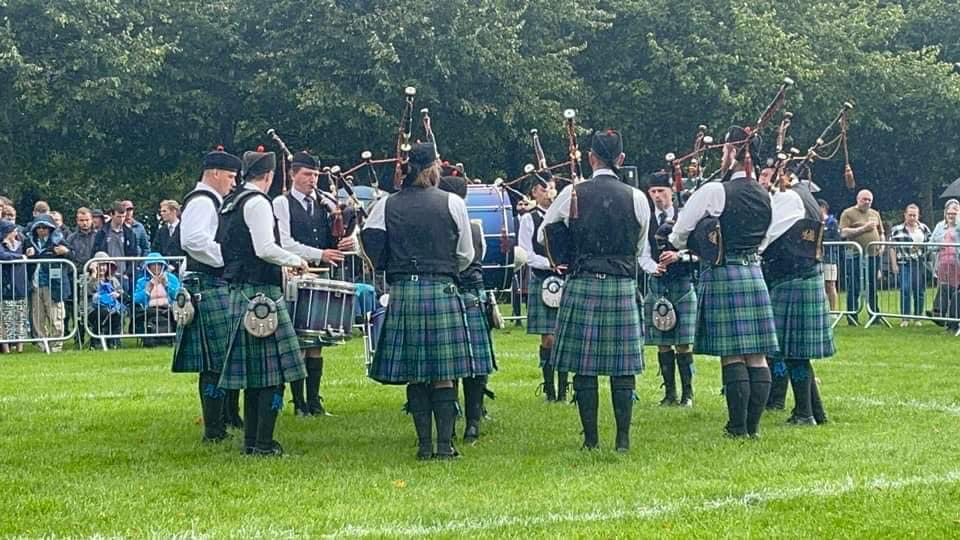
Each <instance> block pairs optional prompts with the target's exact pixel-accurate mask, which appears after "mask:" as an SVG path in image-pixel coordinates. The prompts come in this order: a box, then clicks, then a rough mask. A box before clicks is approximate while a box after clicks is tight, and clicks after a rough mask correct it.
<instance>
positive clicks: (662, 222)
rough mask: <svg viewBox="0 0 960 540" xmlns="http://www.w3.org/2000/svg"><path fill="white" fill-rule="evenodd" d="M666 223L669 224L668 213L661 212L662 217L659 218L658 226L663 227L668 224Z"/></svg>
mask: <svg viewBox="0 0 960 540" xmlns="http://www.w3.org/2000/svg"><path fill="white" fill-rule="evenodd" d="M666 222H667V213H666V212H660V217H658V218H657V225H661V226H662V225H663V224H664V223H666Z"/></svg>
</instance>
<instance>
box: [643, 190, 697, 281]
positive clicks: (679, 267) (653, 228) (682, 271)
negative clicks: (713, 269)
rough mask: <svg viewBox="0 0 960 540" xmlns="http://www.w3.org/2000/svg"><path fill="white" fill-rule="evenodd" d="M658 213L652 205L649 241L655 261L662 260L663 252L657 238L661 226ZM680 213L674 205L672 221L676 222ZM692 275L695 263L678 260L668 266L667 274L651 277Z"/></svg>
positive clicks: (688, 276) (685, 276)
mask: <svg viewBox="0 0 960 540" xmlns="http://www.w3.org/2000/svg"><path fill="white" fill-rule="evenodd" d="M657 213H658V210H657V209H656V207H652V209H651V211H650V227H649V228H648V230H647V241H648V242H649V243H650V257H651V258H653V260H654V262H660V254H661V253H663V251H662V250H661V249H660V245H659V243H658V242H657V239H656V234H657V229H659V228H660V222H659V221H657ZM679 215H680V211H679V210H678V209H677V207H675V206H674V207H673V218H672V221H673V222H676V221H677V217H679ZM669 221H671V219H668V220H667V222H669ZM692 275H693V265H692V264H691V263H686V262H680V261H677V262H675V263H673V264H671V265H670V266H667V272H666V273H665V274H663V275H660V276H651V277H652V278H654V279H664V278H666V279H689V278H690V277H691V276H692Z"/></svg>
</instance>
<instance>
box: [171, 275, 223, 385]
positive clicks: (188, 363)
mask: <svg viewBox="0 0 960 540" xmlns="http://www.w3.org/2000/svg"><path fill="white" fill-rule="evenodd" d="M183 285H184V287H186V288H187V290H188V291H190V294H191V295H193V302H194V304H193V305H194V308H195V310H196V311H195V313H194V317H193V322H191V323H190V324H189V325H182V324H178V325H177V337H176V338H175V340H174V345H173V372H174V373H201V372H204V371H212V372H215V373H220V371H222V370H223V359H224V358H225V357H226V355H227V345H229V342H230V336H231V332H232V331H233V330H234V329H235V328H236V323H237V320H236V319H235V318H234V317H233V315H232V314H231V311H230V289H229V287H228V285H227V282H226V281H224V280H222V279H220V278H217V277H213V276H210V275H207V274H197V273H195V274H190V275H189V276H187V277H186V278H185V279H184V283H183Z"/></svg>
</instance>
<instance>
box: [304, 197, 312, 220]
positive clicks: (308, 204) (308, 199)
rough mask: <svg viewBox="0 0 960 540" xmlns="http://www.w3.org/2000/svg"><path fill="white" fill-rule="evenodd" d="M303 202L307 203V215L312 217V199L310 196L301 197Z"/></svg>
mask: <svg viewBox="0 0 960 540" xmlns="http://www.w3.org/2000/svg"><path fill="white" fill-rule="evenodd" d="M303 202H304V204H306V205H307V215H308V216H311V217H312V216H313V199H311V198H310V197H305V198H304V199H303Z"/></svg>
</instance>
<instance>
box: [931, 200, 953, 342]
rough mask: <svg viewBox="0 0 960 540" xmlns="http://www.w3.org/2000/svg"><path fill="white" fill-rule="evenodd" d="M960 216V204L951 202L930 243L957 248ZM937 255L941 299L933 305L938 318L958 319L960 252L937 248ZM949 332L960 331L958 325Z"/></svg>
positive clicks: (935, 228)
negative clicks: (959, 219) (958, 216)
mask: <svg viewBox="0 0 960 540" xmlns="http://www.w3.org/2000/svg"><path fill="white" fill-rule="evenodd" d="M958 213H960V201H957V200H956V199H950V200H949V201H947V204H946V206H945V207H944V209H943V221H941V222H940V223H937V226H936V227H934V229H933V233H932V234H931V235H930V241H931V242H933V243H942V244H956V243H958V242H960V225H958V223H957V214H958ZM934 251H936V254H937V262H936V278H937V282H938V284H939V286H938V288H937V296H936V298H935V299H934V301H933V312H932V315H933V316H934V317H944V318H949V319H956V318H957V317H958V315H960V310H958V309H957V288H958V287H960V252H958V251H957V248H955V247H940V248H934ZM947 329H948V330H950V331H956V330H957V323H956V322H948V323H947Z"/></svg>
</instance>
